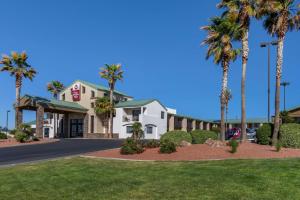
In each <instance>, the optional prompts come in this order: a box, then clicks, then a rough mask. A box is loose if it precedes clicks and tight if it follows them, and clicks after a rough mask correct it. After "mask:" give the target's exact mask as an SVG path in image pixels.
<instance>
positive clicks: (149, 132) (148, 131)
mask: <svg viewBox="0 0 300 200" xmlns="http://www.w3.org/2000/svg"><path fill="white" fill-rule="evenodd" d="M146 132H147V134H152V133H153V127H152V126H147V127H146Z"/></svg>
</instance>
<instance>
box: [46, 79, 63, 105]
mask: <svg viewBox="0 0 300 200" xmlns="http://www.w3.org/2000/svg"><path fill="white" fill-rule="evenodd" d="M64 89H65V86H64V84H62V83H61V82H59V81H51V82H50V83H48V84H47V91H48V92H50V93H51V94H52V95H53V98H54V99H56V100H57V99H58V94H59V93H60V92H61V91H63V90H64Z"/></svg>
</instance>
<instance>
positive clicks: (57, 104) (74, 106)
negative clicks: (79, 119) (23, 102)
mask: <svg viewBox="0 0 300 200" xmlns="http://www.w3.org/2000/svg"><path fill="white" fill-rule="evenodd" d="M23 98H29V99H31V100H32V101H34V102H36V103H39V104H46V105H48V106H51V107H54V108H65V109H71V110H79V111H87V110H88V109H86V108H85V107H83V106H81V105H79V104H78V103H74V102H69V101H61V100H55V99H47V98H44V97H38V96H31V95H28V94H26V95H24V97H23Z"/></svg>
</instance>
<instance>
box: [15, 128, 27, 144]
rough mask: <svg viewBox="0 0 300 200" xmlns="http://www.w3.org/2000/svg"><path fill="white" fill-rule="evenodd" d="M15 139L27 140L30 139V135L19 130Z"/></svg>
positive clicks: (19, 140)
mask: <svg viewBox="0 0 300 200" xmlns="http://www.w3.org/2000/svg"><path fill="white" fill-rule="evenodd" d="M15 139H16V140H17V141H18V142H21V143H23V142H26V141H27V140H28V135H27V134H26V133H24V132H22V131H17V132H16V133H15Z"/></svg>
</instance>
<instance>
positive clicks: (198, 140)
mask: <svg viewBox="0 0 300 200" xmlns="http://www.w3.org/2000/svg"><path fill="white" fill-rule="evenodd" d="M191 135H192V139H193V140H192V141H193V144H204V143H205V141H206V140H207V139H209V138H211V139H213V140H217V139H218V134H217V133H216V132H213V131H205V130H195V131H192V132H191Z"/></svg>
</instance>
